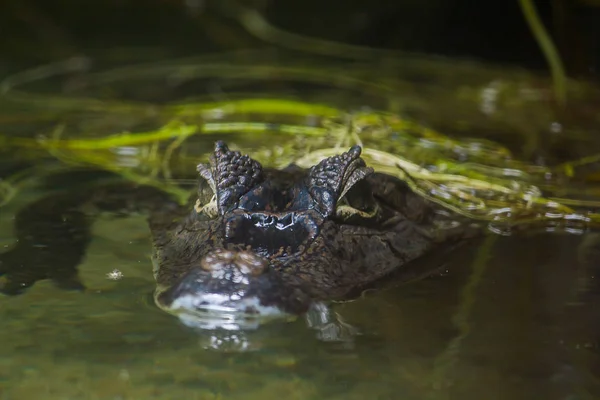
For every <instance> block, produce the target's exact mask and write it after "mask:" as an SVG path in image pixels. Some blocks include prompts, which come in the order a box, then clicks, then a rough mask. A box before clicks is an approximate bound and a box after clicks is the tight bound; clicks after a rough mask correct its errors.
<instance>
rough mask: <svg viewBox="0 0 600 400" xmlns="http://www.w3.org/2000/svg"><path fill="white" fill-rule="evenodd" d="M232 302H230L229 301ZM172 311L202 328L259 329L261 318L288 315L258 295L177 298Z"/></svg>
mask: <svg viewBox="0 0 600 400" xmlns="http://www.w3.org/2000/svg"><path fill="white" fill-rule="evenodd" d="M228 303H230V304H228ZM168 311H169V312H171V313H173V314H175V315H177V316H178V317H179V319H180V320H181V321H182V322H183V323H184V324H185V325H187V326H191V327H196V328H201V329H216V328H221V329H227V330H242V329H256V328H257V327H258V325H259V324H260V322H261V321H263V320H270V319H275V318H281V317H285V316H288V314H287V313H285V312H283V311H282V310H280V309H279V308H277V307H274V306H264V305H262V304H260V300H259V299H258V298H257V297H247V298H240V296H239V295H224V294H218V293H205V294H202V295H194V294H187V295H183V296H180V297H178V298H177V299H175V300H174V301H173V302H172V303H171V305H170V306H169V307H168Z"/></svg>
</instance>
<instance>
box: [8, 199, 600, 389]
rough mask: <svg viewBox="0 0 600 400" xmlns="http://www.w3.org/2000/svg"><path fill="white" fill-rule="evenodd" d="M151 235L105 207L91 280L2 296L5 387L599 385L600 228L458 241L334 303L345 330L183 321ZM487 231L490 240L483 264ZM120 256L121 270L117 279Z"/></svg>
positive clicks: (90, 260) (91, 256)
mask: <svg viewBox="0 0 600 400" xmlns="http://www.w3.org/2000/svg"><path fill="white" fill-rule="evenodd" d="M39 194H40V193H36V194H35V195H36V196H37V195H39ZM33 197H34V193H33V191H32V190H27V189H25V190H23V191H21V192H20V193H19V194H18V195H17V198H15V199H14V201H12V202H11V203H10V204H9V205H8V206H7V207H5V208H3V209H2V213H1V214H0V216H1V220H0V243H1V244H2V245H4V246H8V245H10V244H11V242H12V240H13V237H12V219H13V217H14V213H15V212H16V210H17V209H18V207H20V206H21V205H22V204H25V203H26V202H27V201H30V200H31V199H32V198H33ZM148 239H149V235H148V230H147V227H146V223H145V220H144V218H143V217H139V216H138V217H128V218H109V217H107V218H102V219H100V220H99V221H97V223H96V224H95V225H94V239H93V242H92V244H91V246H90V248H89V250H88V252H87V257H86V259H85V262H84V263H83V264H82V265H81V267H80V271H81V276H82V280H83V282H84V284H85V285H86V286H87V288H88V290H87V291H86V292H85V293H78V292H67V291H62V290H60V289H57V288H55V287H54V286H53V285H52V284H51V283H50V282H48V281H41V282H38V283H36V284H35V285H34V286H33V287H32V288H31V289H30V290H29V291H28V292H27V293H26V294H24V295H21V296H17V297H4V298H2V299H0V307H1V314H2V329H1V330H0V342H1V343H2V346H0V395H1V397H0V398H2V399H48V400H50V399H270V398H292V399H533V398H544V399H588V398H595V397H596V396H597V395H598V394H599V393H600V392H599V391H598V390H599V387H598V382H597V380H596V377H597V374H598V373H599V371H600V370H599V367H600V364H599V358H598V353H597V351H598V349H597V346H598V342H597V340H598V334H599V333H600V319H599V318H598V314H597V305H598V301H600V299H599V296H598V293H599V292H598V286H597V284H595V282H594V279H595V278H594V277H595V273H596V272H597V271H595V270H594V268H593V267H594V266H595V265H597V264H593V262H592V263H590V262H589V259H590V256H589V254H592V253H590V251H589V250H586V249H593V248H594V246H593V243H594V241H593V236H576V235H558V234H554V235H553V234H547V235H537V236H531V237H526V238H523V237H520V238H511V237H508V238H501V237H498V238H497V239H495V240H494V241H493V243H489V242H488V243H483V244H482V243H480V242H479V243H473V245H472V246H469V247H466V248H463V249H460V250H458V251H457V252H455V253H454V254H452V255H451V257H450V258H449V259H448V260H447V269H446V272H445V273H443V274H442V275H436V276H433V277H431V278H428V279H425V280H423V281H420V282H416V283H413V284H408V285H403V286H394V285H392V286H391V287H389V288H386V289H383V290H381V291H378V292H373V293H369V294H367V295H365V296H364V298H361V299H359V300H356V301H354V302H350V303H345V304H337V305H335V306H334V308H333V310H334V311H335V313H337V314H339V317H340V318H342V319H343V321H345V322H346V323H347V324H349V325H351V326H352V327H353V328H352V329H350V328H349V330H355V331H356V332H355V334H354V335H349V336H347V337H346V338H345V340H337V341H333V342H331V341H327V340H326V338H324V337H323V335H322V334H320V332H319V331H316V330H314V329H311V328H310V327H308V326H307V322H306V321H305V320H303V319H301V320H298V321H295V322H285V323H283V322H282V323H274V324H272V325H268V326H264V327H262V328H260V329H259V330H257V331H252V332H245V333H244V332H223V331H200V332H199V331H194V330H191V329H189V328H187V327H184V326H182V325H181V324H180V322H179V321H178V320H176V319H175V318H173V317H171V316H169V315H166V314H164V313H162V312H160V311H158V310H157V309H156V308H155V306H154V304H153V303H152V300H151V297H150V296H151V293H152V291H153V289H154V282H153V277H152V272H151V265H150V260H149V254H150V245H149V240H148ZM584 241H588V242H589V243H591V246H590V245H587V246H582V245H581V244H582V243H583V242H584ZM482 245H484V246H491V251H489V252H488V253H487V256H486V262H485V264H481V265H480V266H477V263H475V259H476V258H477V257H481V255H479V249H480V248H481V246H482ZM586 259H587V260H588V261H585V260H586ZM584 261H585V262H584ZM592 261H593V258H592ZM115 268H117V269H118V270H119V271H121V272H122V275H123V276H122V278H121V279H118V280H112V279H110V277H109V274H110V272H111V271H113V270H114V269H115Z"/></svg>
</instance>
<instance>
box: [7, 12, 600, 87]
mask: <svg viewBox="0 0 600 400" xmlns="http://www.w3.org/2000/svg"><path fill="white" fill-rule="evenodd" d="M242 4H247V5H249V6H254V7H256V9H257V10H259V11H260V12H261V13H262V14H263V15H264V16H265V17H266V18H267V20H268V21H270V22H271V23H272V24H273V25H275V26H277V27H279V28H282V29H284V30H287V31H291V32H295V33H299V34H301V35H308V36H312V37H316V38H322V39H328V40H334V41H339V42H345V43H351V44H359V45H364V46H372V47H380V48H387V49H395V50H404V51H413V52H424V53H433V54H440V55H447V56H461V57H465V56H466V57H474V58H478V59H483V60H487V61H493V62H501V63H512V64H517V65H522V66H525V67H528V68H536V69H544V68H545V66H546V63H545V61H544V59H543V56H542V54H541V52H540V50H539V46H538V45H537V43H536V42H535V40H534V39H533V36H532V35H531V32H530V30H529V28H528V26H527V24H526V22H525V20H524V19H523V14H522V12H521V9H520V7H519V3H518V1H516V0H515V1H505V0H489V1H485V2H471V1H466V0H428V1H417V0H403V1H394V2H389V1H386V0H374V1H359V0H352V1H343V0H332V1H328V2H321V1H314V0H306V1H296V0H290V1H268V0H262V1H261V0H256V1H246V2H242ZM534 4H535V5H536V7H537V8H538V11H539V15H540V17H541V19H542V21H543V23H544V24H545V25H546V27H547V28H548V29H549V31H550V32H551V34H552V36H553V37H554V39H555V40H556V42H557V45H558V47H559V49H560V51H561V53H562V55H563V57H564V62H565V64H566V65H567V67H568V70H569V72H570V73H571V74H574V75H585V76H596V74H597V69H598V63H599V62H600V41H599V37H600V31H599V29H600V28H598V26H600V23H599V18H600V7H598V4H597V2H594V1H592V0H588V1H585V0H555V1H534ZM231 9H232V7H231V6H229V5H228V3H227V2H226V1H224V2H219V1H216V0H215V1H209V0H189V1H187V2H184V1H176V0H147V1H137V0H111V1H102V0H91V1H88V2H86V3H85V5H82V4H81V3H80V2H79V1H76V0H53V1H45V0H27V1H21V0H4V1H3V2H2V4H1V5H0V29H1V32H2V39H1V40H0V51H1V52H2V62H3V63H4V64H9V65H10V64H13V63H16V62H26V63H43V62H47V61H49V60H55V59H60V58H66V57H70V56H73V55H75V54H81V53H85V52H87V51H90V50H96V51H105V52H107V53H109V54H110V53H112V55H113V57H118V56H119V55H121V56H124V55H123V54H122V53H120V50H121V51H124V50H122V49H123V48H127V47H140V46H149V47H151V48H154V49H157V51H160V52H163V54H164V56H165V57H173V56H176V55H183V54H197V53H198V52H202V51H207V50H219V49H224V48H234V47H235V48H240V47H242V48H243V47H255V46H260V45H261V43H260V42H259V41H257V40H253V39H252V38H249V37H248V36H247V35H244V31H243V30H242V29H241V28H240V25H239V24H236V23H235V22H234V21H232V20H231V19H230V18H229V17H228V15H230V14H231Z"/></svg>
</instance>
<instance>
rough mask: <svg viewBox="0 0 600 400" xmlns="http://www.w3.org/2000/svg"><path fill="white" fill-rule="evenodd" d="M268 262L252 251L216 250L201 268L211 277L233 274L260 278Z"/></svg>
mask: <svg viewBox="0 0 600 400" xmlns="http://www.w3.org/2000/svg"><path fill="white" fill-rule="evenodd" d="M268 265H269V263H268V261H267V260H266V259H264V258H262V257H260V256H258V255H256V254H254V253H252V252H250V251H232V250H224V249H216V250H214V251H212V252H210V253H208V254H207V255H206V256H205V257H204V258H203V259H202V261H201V263H200V266H201V267H202V269H203V270H205V271H208V272H210V273H211V275H213V276H216V275H219V276H220V275H223V274H227V273H231V272H233V273H234V274H235V275H238V274H241V275H242V276H248V275H250V276H258V275H260V274H262V273H263V272H264V271H265V269H266V268H267V266H268Z"/></svg>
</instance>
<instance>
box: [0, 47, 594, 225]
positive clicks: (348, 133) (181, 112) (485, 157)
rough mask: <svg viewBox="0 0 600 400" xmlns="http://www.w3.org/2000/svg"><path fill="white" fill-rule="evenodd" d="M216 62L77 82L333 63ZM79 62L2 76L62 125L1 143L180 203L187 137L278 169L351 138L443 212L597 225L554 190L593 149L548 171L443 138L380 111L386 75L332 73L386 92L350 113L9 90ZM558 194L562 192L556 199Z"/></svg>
mask: <svg viewBox="0 0 600 400" xmlns="http://www.w3.org/2000/svg"><path fill="white" fill-rule="evenodd" d="M222 66H223V64H222V63H219V62H216V63H214V64H209V63H206V62H204V63H198V64H191V63H190V64H187V63H186V64H177V63H173V64H172V65H167V66H165V65H162V66H161V65H159V66H156V65H147V66H137V67H128V68H123V69H120V70H113V71H108V72H101V73H98V74H95V75H92V74H90V75H87V76H86V78H85V79H86V87H87V89H88V90H89V89H91V90H94V85H106V86H107V87H108V88H111V87H113V86H114V87H116V86H118V85H117V84H116V83H117V82H119V83H121V82H123V81H124V80H126V79H129V78H131V76H132V74H137V75H139V76H141V77H142V78H143V79H148V80H151V79H154V78H155V77H156V76H159V75H161V74H163V75H166V76H167V78H169V79H176V78H177V79H179V80H181V81H182V82H185V83H186V84H191V82H193V81H194V80H196V79H205V78H207V77H212V76H218V75H219V74H221V73H225V74H229V75H230V78H231V79H234V76H236V75H239V74H245V75H246V76H250V78H246V79H252V80H257V79H258V80H262V79H268V76H269V75H273V74H275V73H278V74H279V76H282V75H283V76H286V77H289V78H294V79H296V80H306V81H312V82H322V81H323V80H324V79H325V78H324V77H325V76H326V75H327V73H328V70H329V71H331V67H329V69H328V67H326V66H325V67H322V68H311V67H310V66H307V65H299V66H297V67H295V68H291V67H287V66H282V67H281V68H280V69H279V68H278V67H279V66H278V65H272V66H270V67H269V66H268V65H267V64H262V65H260V64H259V65H257V68H256V69H253V68H252V66H251V65H248V66H240V67H237V68H233V67H229V68H228V70H227V69H226V70H223V69H222V68H220V67H222ZM83 68H87V66H86V63H82V62H81V60H79V59H77V60H70V61H68V62H66V63H61V64H56V65H52V66H47V67H43V68H38V69H36V70H32V71H25V72H23V73H20V74H18V75H15V76H13V77H9V78H8V79H6V80H5V81H4V83H3V84H2V86H1V89H2V91H3V93H4V95H5V96H8V98H10V99H11V100H12V101H13V102H19V104H22V105H28V106H29V107H32V108H33V109H34V110H35V109H36V108H38V107H43V108H44V111H43V113H42V114H43V115H44V116H43V117H42V119H45V120H48V121H61V123H59V124H58V125H57V126H56V127H54V128H52V129H49V130H48V131H47V133H46V135H45V136H40V137H37V138H29V137H13V136H9V135H6V136H4V137H2V138H1V139H0V140H1V141H3V142H4V143H5V145H9V146H13V147H19V148H23V149H30V150H31V151H34V150H36V151H39V150H40V149H43V150H45V151H47V152H48V153H50V154H52V155H54V156H55V157H57V158H59V159H61V160H63V161H64V162H67V163H78V164H85V165H94V166H100V167H103V168H106V169H110V170H113V171H116V172H118V173H120V174H122V175H124V176H126V177H127V178H129V179H134V180H136V181H139V182H143V183H146V184H152V185H157V186H160V187H161V188H163V189H164V190H168V191H171V192H172V193H174V194H175V195H177V196H179V197H180V198H181V199H182V200H183V199H185V198H186V197H187V192H185V191H183V190H182V189H180V188H179V187H178V186H177V185H176V184H175V183H176V182H173V181H169V179H171V178H173V177H174V174H173V171H172V167H173V166H174V165H182V168H183V166H185V167H186V168H189V170H193V163H196V162H198V159H197V158H196V156H190V155H189V154H188V153H189V148H188V147H189V146H188V143H189V142H190V141H192V138H202V137H206V136H209V135H215V134H218V135H220V136H223V135H230V136H233V137H234V139H228V141H230V142H234V143H236V140H237V141H239V143H237V147H238V148H240V150H242V151H245V152H248V153H251V154H252V155H253V157H254V158H256V159H257V160H259V161H260V162H262V163H264V164H265V165H270V166H276V167H282V166H285V165H287V164H289V163H291V162H294V163H297V164H299V165H301V166H305V167H307V166H310V165H312V164H314V163H316V162H318V161H319V160H320V159H322V158H325V157H328V156H330V155H332V154H335V153H338V152H340V151H342V150H344V149H345V148H347V147H349V146H351V145H353V144H360V145H362V146H363V156H364V158H365V160H366V161H367V162H368V163H369V164H370V165H372V166H373V167H374V168H375V169H376V170H379V171H382V172H386V173H388V174H392V175H395V176H397V177H399V178H400V179H403V180H405V181H406V182H408V183H409V185H410V186H411V187H412V188H413V190H415V191H416V192H418V193H420V194H421V195H423V196H425V197H427V198H429V199H431V200H432V201H435V202H437V203H439V204H441V205H443V206H444V207H446V208H448V209H451V210H453V211H455V212H457V213H459V214H462V215H464V216H466V217H469V218H473V219H477V220H482V221H487V222H488V223H489V227H490V229H492V230H493V231H495V232H499V233H505V234H508V233H510V231H511V229H512V228H513V227H515V226H517V225H519V224H523V223H527V224H531V223H543V224H542V225H543V226H544V227H546V228H552V229H561V230H569V231H575V232H583V231H585V230H587V229H588V228H590V227H593V226H595V225H596V224H597V223H599V222H600V215H598V214H596V213H593V212H592V210H593V208H595V207H598V206H600V202H598V201H589V200H588V201H585V200H583V199H581V198H579V199H578V198H572V197H569V195H573V194H577V195H581V194H582V193H581V190H579V189H578V191H577V192H576V193H573V192H571V193H569V191H568V188H565V186H564V182H565V179H569V178H572V177H573V175H574V174H575V171H576V169H577V168H581V167H582V165H587V164H590V163H595V162H596V159H597V157H587V158H586V159H583V160H578V161H575V162H567V163H563V164H560V165H556V166H553V167H550V166H540V165H534V164H530V163H526V162H521V161H518V160H517V159H516V157H514V156H513V154H512V153H511V151H510V150H509V149H508V148H507V147H504V146H502V145H500V144H498V143H495V142H493V141H491V140H487V139H471V138H461V137H458V136H457V137H452V136H449V135H445V134H443V133H441V132H438V131H437V130H435V129H433V128H430V127H428V126H426V125H424V124H420V123H418V122H417V121H415V120H412V119H410V118H407V117H404V116H403V115H402V114H400V113H397V112H392V111H389V110H390V109H393V108H394V107H393V103H394V100H395V98H394V96H393V90H394V86H392V85H390V84H389V82H378V81H377V80H371V81H367V80H365V79H364V78H362V77H361V75H360V70H359V72H358V73H357V72H351V71H349V72H348V74H347V75H346V76H345V77H342V78H340V79H338V80H337V81H336V82H335V83H334V84H336V85H338V86H341V87H338V88H334V89H336V90H345V89H347V87H348V86H349V85H351V84H352V86H354V87H359V88H368V89H370V90H372V91H374V92H375V91H376V92H378V93H379V94H380V95H381V97H383V98H387V99H388V101H386V103H384V104H387V109H388V110H381V109H380V110H376V109H357V110H354V111H353V110H352V109H350V110H348V109H344V108H341V107H335V106H332V105H330V104H331V102H330V101H319V99H317V101H303V100H301V99H293V98H285V97H276V96H273V95H269V94H265V95H264V96H263V94H261V93H257V94H254V96H252V97H251V96H249V95H245V96H244V95H237V96H236V95H231V97H232V98H231V99H229V100H223V101H198V100H197V99H192V100H187V101H183V102H176V103H169V102H166V103H163V104H158V103H144V102H139V101H138V102H133V101H122V100H114V101H113V100H111V99H107V100H102V99H99V98H91V97H76V98H74V97H70V96H56V95H43V94H41V93H38V94H34V93H32V92H26V91H23V90H17V87H18V86H19V85H25V84H28V83H30V82H33V81H36V80H39V79H40V78H46V77H51V76H54V75H59V74H61V73H63V74H64V73H68V72H70V73H74V72H77V71H79V72H81V70H82V69H83ZM137 83H138V84H140V82H137ZM63 84H64V83H63ZM236 97H237V98H236ZM434 101H435V100H434V99H432V102H434ZM471 101H472V102H476V100H471ZM482 101H484V102H485V101H486V99H485V98H484V99H483V100H482ZM496 107H498V106H497V105H496ZM511 111H512V112H513V113H514V112H515V111H514V110H511ZM527 112H528V113H531V110H527ZM65 116H66V117H65ZM34 119H35V118H34ZM121 119H123V120H127V121H133V122H131V126H133V127H137V126H139V125H144V124H143V123H142V124H139V121H145V120H148V119H150V120H151V121H152V124H155V125H157V126H158V128H156V129H147V130H141V129H135V132H132V131H122V132H118V133H115V132H113V133H110V132H107V133H105V134H104V132H106V130H107V127H106V126H105V124H106V125H109V126H110V125H111V123H109V122H107V121H118V122H115V123H114V124H113V125H114V126H118V125H119V124H120V123H121V122H120V120H121ZM532 127H533V124H532ZM94 129H97V130H98V131H97V132H94V131H93V130H94ZM90 130H92V131H90ZM256 135H258V136H256ZM269 137H276V140H275V144H273V143H272V142H271V141H270V140H269V139H264V138H269ZM251 138H255V139H254V140H251ZM200 140H201V139H200ZM192 142H193V141H192ZM205 148H206V146H205ZM9 184H10V180H8V181H4V183H3V185H4V189H3V199H4V202H6V201H7V198H10V197H11V195H12V194H13V193H14V189H11V188H10V187H9V186H7V185H9ZM557 193H562V194H561V196H560V198H559V196H558V194H557ZM564 193H567V196H564ZM584 197H585V196H584Z"/></svg>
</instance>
